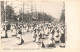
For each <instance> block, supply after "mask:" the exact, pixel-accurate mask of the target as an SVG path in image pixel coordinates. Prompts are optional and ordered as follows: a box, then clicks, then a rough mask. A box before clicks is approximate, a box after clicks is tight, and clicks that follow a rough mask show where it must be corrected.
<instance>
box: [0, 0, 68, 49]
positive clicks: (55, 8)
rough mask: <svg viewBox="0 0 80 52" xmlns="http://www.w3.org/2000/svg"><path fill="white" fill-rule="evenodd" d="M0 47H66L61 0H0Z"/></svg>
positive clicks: (63, 8)
mask: <svg viewBox="0 0 80 52" xmlns="http://www.w3.org/2000/svg"><path fill="white" fill-rule="evenodd" d="M0 5H1V7H0V8H1V19H0V20H1V47H7V48H8V47H20V48H23V47H25V48H40V49H42V48H44V49H46V48H47V49H53V48H65V47H66V38H67V37H66V33H65V32H66V28H65V27H66V25H65V2H64V1H60V2H57V1H19V0H18V1H15V2H14V1H0Z"/></svg>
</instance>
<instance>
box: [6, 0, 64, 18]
mask: <svg viewBox="0 0 80 52" xmlns="http://www.w3.org/2000/svg"><path fill="white" fill-rule="evenodd" d="M32 4H33V8H35V6H36V10H37V11H39V12H45V13H47V14H49V15H51V16H53V17H54V18H60V15H61V12H62V9H63V1H47V0H46V1H33V2H32ZM7 5H12V7H13V8H14V11H15V13H18V12H19V10H20V9H21V8H22V5H23V2H22V1H16V2H15V1H8V2H7ZM30 7H31V3H30V1H25V2H24V12H27V11H30Z"/></svg>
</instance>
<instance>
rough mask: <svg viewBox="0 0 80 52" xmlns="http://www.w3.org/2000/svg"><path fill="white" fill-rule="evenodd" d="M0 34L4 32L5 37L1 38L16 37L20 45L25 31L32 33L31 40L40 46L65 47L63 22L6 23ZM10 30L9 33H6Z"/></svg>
mask: <svg viewBox="0 0 80 52" xmlns="http://www.w3.org/2000/svg"><path fill="white" fill-rule="evenodd" d="M2 31H4V32H5V33H4V32H1V34H3V33H4V34H5V37H3V36H2V37H1V38H9V36H10V35H11V34H12V35H11V36H12V37H16V38H17V39H19V43H18V45H22V44H23V43H24V40H23V38H22V34H23V33H25V32H30V33H33V35H32V36H33V38H34V40H33V42H35V43H37V44H38V45H41V47H42V48H43V47H44V48H46V47H56V45H59V46H60V47H65V25H64V24H60V23H57V24H53V23H48V24H33V25H29V24H26V25H18V26H17V25H14V26H12V25H11V24H8V25H6V27H5V26H3V28H2ZM8 32H11V33H8Z"/></svg>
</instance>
